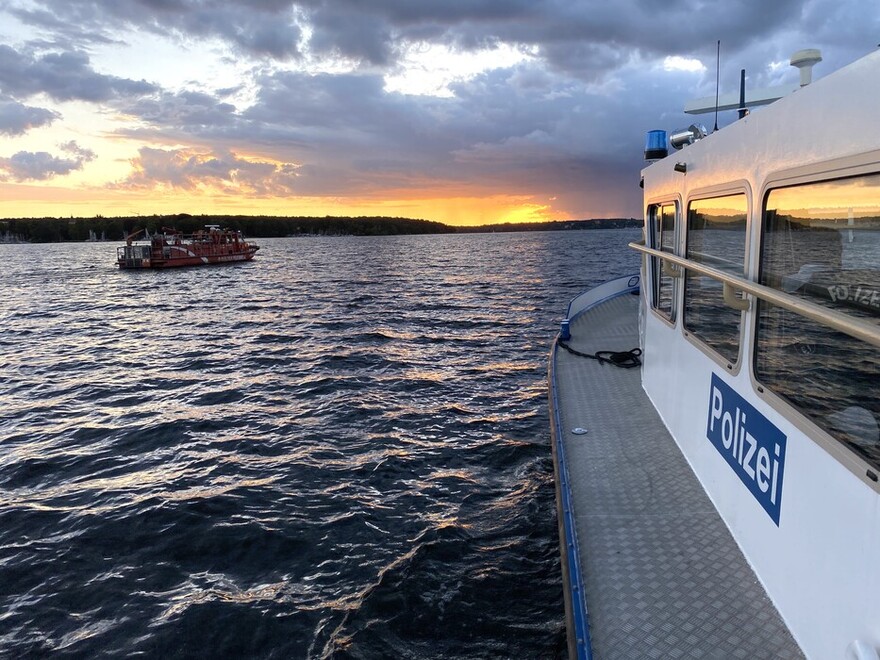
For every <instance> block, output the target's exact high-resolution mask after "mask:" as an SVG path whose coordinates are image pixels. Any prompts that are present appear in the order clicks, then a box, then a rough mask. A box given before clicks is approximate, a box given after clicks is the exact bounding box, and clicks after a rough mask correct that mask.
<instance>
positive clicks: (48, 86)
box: [0, 45, 156, 102]
mask: <svg viewBox="0 0 880 660" xmlns="http://www.w3.org/2000/svg"><path fill="white" fill-rule="evenodd" d="M0 89H2V91H3V92H4V93H5V94H8V95H10V96H14V97H16V98H27V97H30V96H34V95H36V94H40V93H42V94H46V95H48V96H50V97H51V98H53V99H55V100H57V101H70V100H79V101H92V102H101V101H109V100H112V99H116V98H119V97H124V96H131V95H141V94H148V93H151V92H154V91H155V90H156V88H155V86H153V85H151V84H149V83H147V82H145V81H136V80H128V79H125V78H118V77H116V76H108V75H103V74H100V73H97V72H96V71H95V70H94V69H93V68H92V67H91V65H90V61H89V56H88V55H87V54H86V53H83V52H80V51H68V52H60V53H57V52H51V53H45V54H42V55H38V54H36V53H33V52H27V51H18V50H15V49H14V48H12V47H10V46H5V45H0Z"/></svg>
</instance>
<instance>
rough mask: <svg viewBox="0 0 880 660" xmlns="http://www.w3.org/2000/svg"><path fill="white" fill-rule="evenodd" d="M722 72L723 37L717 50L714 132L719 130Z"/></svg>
mask: <svg viewBox="0 0 880 660" xmlns="http://www.w3.org/2000/svg"><path fill="white" fill-rule="evenodd" d="M720 74H721V39H719V40H718V49H717V51H716V52H715V128H714V129H712V132H713V133H714V132H715V131H717V130H718V83H719V79H720Z"/></svg>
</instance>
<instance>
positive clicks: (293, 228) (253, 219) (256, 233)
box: [0, 213, 642, 243]
mask: <svg viewBox="0 0 880 660" xmlns="http://www.w3.org/2000/svg"><path fill="white" fill-rule="evenodd" d="M208 224H213V225H220V226H222V227H228V228H230V229H237V230H240V231H241V232H242V233H243V234H244V235H245V236H248V237H252V238H262V237H275V236H390V235H399V234H454V233H477V232H480V233H485V232H519V231H563V230H572V229H609V228H622V227H639V226H641V224H642V223H641V221H640V220H635V219H632V218H615V219H605V220H572V221H562V222H526V223H505V224H498V225H481V226H476V227H453V226H451V225H446V224H443V223H441V222H434V221H432V220H418V219H412V218H390V217H384V216H376V217H335V216H325V217H301V216H289V217H284V216H253V215H190V214H188V213H178V214H176V215H152V216H132V217H117V218H105V217H103V216H96V217H94V218H17V219H9V220H0V242H29V243H55V242H62V241H87V240H95V239H96V238H99V239H102V240H110V241H121V240H124V238H125V237H126V236H127V235H129V234H131V233H133V232H135V231H136V230H138V229H147V230H148V231H149V232H150V233H151V234H152V233H155V232H157V231H160V230H161V229H162V228H163V227H172V228H174V229H177V230H178V231H182V232H184V233H191V232H193V231H195V230H197V229H201V228H203V227H204V226H205V225H208Z"/></svg>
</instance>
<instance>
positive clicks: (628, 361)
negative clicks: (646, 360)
mask: <svg viewBox="0 0 880 660" xmlns="http://www.w3.org/2000/svg"><path fill="white" fill-rule="evenodd" d="M556 343H557V344H559V346H561V347H562V348H564V349H565V350H566V351H568V352H569V353H571V354H572V355H578V356H580V357H585V358H590V359H591V360H597V361H598V362H600V363H602V364H611V365H614V366H615V367H620V368H621V369H633V368H635V367H640V366H642V361H641V360H640V359H639V356H640V355H641V354H642V349H641V348H633V349H632V350H629V351H596V352H595V353H583V352H581V351H579V350H577V349H574V348H572V347H571V346H569V345H568V344H566V343H565V342H564V341H562V340H561V339H559V340H557V341H556Z"/></svg>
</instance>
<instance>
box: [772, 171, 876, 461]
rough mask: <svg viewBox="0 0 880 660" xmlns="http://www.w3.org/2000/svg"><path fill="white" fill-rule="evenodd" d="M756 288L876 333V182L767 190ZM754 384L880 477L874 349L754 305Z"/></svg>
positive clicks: (774, 309) (843, 181)
mask: <svg viewBox="0 0 880 660" xmlns="http://www.w3.org/2000/svg"><path fill="white" fill-rule="evenodd" d="M763 233H764V236H763V247H762V255H761V283H762V284H765V285H767V286H771V287H773V288H775V289H779V290H781V291H785V292H786V293H788V294H790V295H792V296H796V297H798V298H803V299H805V300H808V301H810V302H812V303H816V304H819V305H822V306H825V307H828V308H830V309H833V310H836V311H838V312H842V313H844V314H848V315H851V316H854V317H859V318H862V319H867V320H869V321H872V322H874V323H876V324H878V325H880V175H871V176H865V177H856V178H849V179H839V180H836V181H828V182H822V183H814V184H808V185H804V186H794V187H791V188H781V189H778V190H772V191H771V192H770V193H769V194H768V195H767V199H766V202H765V207H764V229H763ZM755 373H756V376H757V377H758V379H759V380H760V381H761V382H762V383H763V384H764V385H766V386H767V387H769V388H771V389H772V390H773V391H774V392H776V393H777V394H779V395H781V396H782V397H784V398H785V399H787V400H788V401H789V402H791V403H792V404H793V405H794V406H796V407H797V408H799V409H800V411H801V412H802V413H803V414H805V415H806V416H807V417H809V418H810V419H812V420H813V421H814V422H815V423H816V424H818V425H819V426H821V427H822V428H824V429H825V430H826V431H828V432H829V433H830V434H831V435H832V436H834V437H835V438H837V439H838V440H839V441H840V442H841V443H843V444H844V445H845V446H847V447H848V448H850V449H851V450H852V451H854V452H856V453H857V454H859V455H860V456H862V457H863V458H864V459H865V460H867V461H868V462H869V463H870V464H872V465H873V466H874V467H875V468H878V469H880V427H878V423H880V349H878V348H876V347H874V346H871V345H870V344H866V343H864V342H862V341H859V340H857V339H853V338H852V337H849V336H848V335H845V334H842V333H839V332H835V331H832V330H829V329H827V328H825V327H824V326H822V325H821V324H819V323H817V322H815V321H811V320H810V319H807V318H805V317H803V316H800V315H798V314H795V313H793V312H788V311H786V310H783V309H780V308H778V307H775V306H773V305H770V304H769V303H765V302H763V301H762V302H761V303H760V304H759V305H758V327H757V336H756V347H755Z"/></svg>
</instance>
